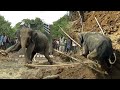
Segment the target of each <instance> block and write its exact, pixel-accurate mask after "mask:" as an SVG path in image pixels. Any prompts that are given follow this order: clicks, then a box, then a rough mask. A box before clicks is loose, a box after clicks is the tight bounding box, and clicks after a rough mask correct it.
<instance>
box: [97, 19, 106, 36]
mask: <svg viewBox="0 0 120 90" xmlns="http://www.w3.org/2000/svg"><path fill="white" fill-rule="evenodd" d="M95 20H96V22H97V24H98V26H99V28H100V30H101V31H102V34H103V35H104V31H103V29H102V27H101V26H100V24H99V22H98V20H97V18H96V17H95Z"/></svg>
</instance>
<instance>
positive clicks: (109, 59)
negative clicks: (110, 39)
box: [109, 53, 116, 64]
mask: <svg viewBox="0 0 120 90" xmlns="http://www.w3.org/2000/svg"><path fill="white" fill-rule="evenodd" d="M113 55H114V57H115V60H114V62H112V61H111V60H110V59H109V63H110V64H114V63H115V62H116V55H115V53H113Z"/></svg>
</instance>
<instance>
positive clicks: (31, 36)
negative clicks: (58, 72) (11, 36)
mask: <svg viewBox="0 0 120 90" xmlns="http://www.w3.org/2000/svg"><path fill="white" fill-rule="evenodd" d="M16 35H17V37H18V42H17V43H16V44H15V45H13V46H11V47H10V48H8V49H6V50H5V52H6V53H9V52H14V51H18V50H20V49H22V51H23V53H24V55H25V63H28V64H31V63H32V59H33V57H34V55H35V54H36V53H40V54H43V55H44V56H45V57H46V59H47V60H48V62H49V63H50V64H53V61H52V60H51V59H50V57H49V42H48V38H47V36H46V35H45V34H43V33H42V32H40V31H38V30H32V29H30V28H26V27H23V28H21V29H20V30H18V31H17V33H16Z"/></svg>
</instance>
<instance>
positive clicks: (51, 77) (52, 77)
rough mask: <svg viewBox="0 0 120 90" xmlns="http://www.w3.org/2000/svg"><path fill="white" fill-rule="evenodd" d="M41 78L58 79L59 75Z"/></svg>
mask: <svg viewBox="0 0 120 90" xmlns="http://www.w3.org/2000/svg"><path fill="white" fill-rule="evenodd" d="M42 79H60V76H59V75H51V76H46V77H44V78H42Z"/></svg>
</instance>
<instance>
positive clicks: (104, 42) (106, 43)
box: [78, 32, 115, 67]
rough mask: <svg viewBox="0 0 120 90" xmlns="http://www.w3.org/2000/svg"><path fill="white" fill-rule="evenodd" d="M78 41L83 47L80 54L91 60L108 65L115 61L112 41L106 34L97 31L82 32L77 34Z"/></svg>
mask: <svg viewBox="0 0 120 90" xmlns="http://www.w3.org/2000/svg"><path fill="white" fill-rule="evenodd" d="M78 36H79V41H80V42H79V43H80V45H81V46H82V48H83V51H82V55H83V56H86V57H87V58H88V59H91V60H98V61H100V62H105V63H106V64H107V66H108V67H110V66H111V64H110V62H109V59H110V60H111V62H114V61H115V57H114V55H113V48H112V41H111V39H110V38H108V37H107V36H104V35H102V34H101V33H97V32H83V33H80V34H79V35H78Z"/></svg>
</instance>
